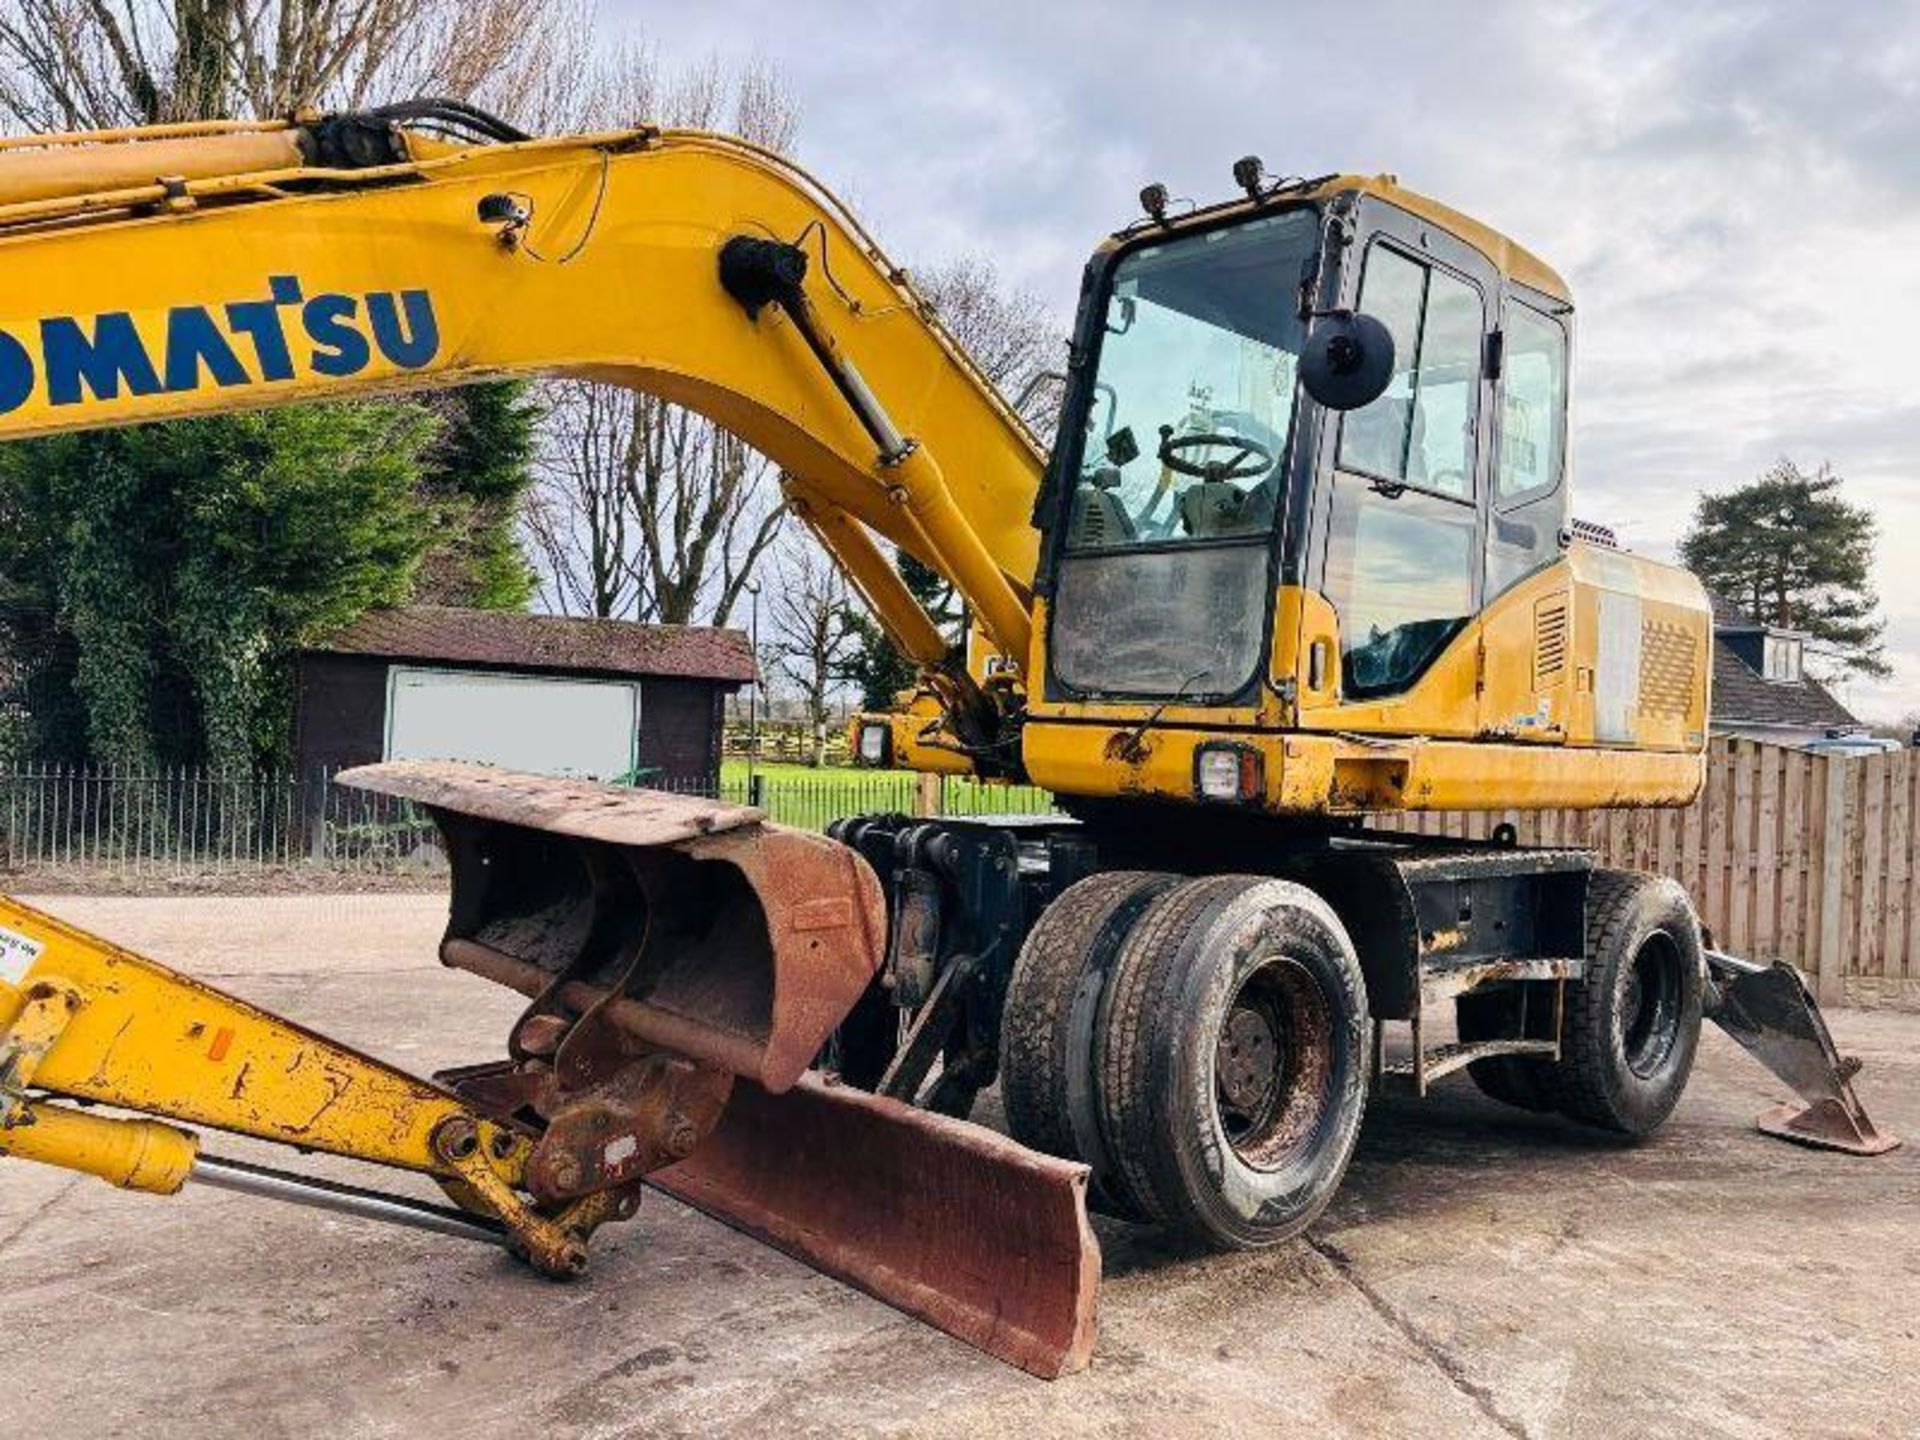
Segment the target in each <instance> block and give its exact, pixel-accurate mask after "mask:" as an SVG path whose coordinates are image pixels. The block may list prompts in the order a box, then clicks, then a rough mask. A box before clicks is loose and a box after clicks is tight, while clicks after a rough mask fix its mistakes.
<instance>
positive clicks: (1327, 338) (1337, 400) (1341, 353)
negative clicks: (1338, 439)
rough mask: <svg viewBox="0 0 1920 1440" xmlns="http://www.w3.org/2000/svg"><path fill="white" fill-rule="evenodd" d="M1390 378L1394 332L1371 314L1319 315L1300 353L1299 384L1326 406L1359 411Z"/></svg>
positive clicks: (1354, 311) (1369, 402) (1375, 395)
mask: <svg viewBox="0 0 1920 1440" xmlns="http://www.w3.org/2000/svg"><path fill="white" fill-rule="evenodd" d="M1392 379H1393V332H1392V331H1391V330H1389V329H1387V327H1386V326H1385V325H1383V324H1381V323H1380V322H1379V321H1378V320H1376V319H1374V318H1373V316H1371V315H1363V314H1361V313H1360V312H1359V311H1357V310H1334V311H1330V312H1328V313H1326V314H1324V315H1321V316H1320V317H1319V318H1318V319H1317V320H1316V321H1315V323H1314V327H1313V329H1312V331H1311V332H1309V334H1308V335H1307V344H1306V348H1305V349H1304V350H1302V351H1301V352H1300V383H1301V384H1302V385H1304V386H1305V387H1306V390H1307V394H1309V395H1311V396H1312V397H1313V398H1314V399H1315V400H1317V401H1319V402H1320V403H1321V404H1322V405H1324V406H1326V407H1327V408H1328V409H1329V410H1358V409H1359V408H1360V407H1361V406H1362V405H1370V404H1372V403H1373V402H1374V401H1375V400H1377V399H1379V398H1380V396H1381V394H1382V393H1383V392H1385V390H1386V388H1387V382H1388V381H1390V380H1392Z"/></svg>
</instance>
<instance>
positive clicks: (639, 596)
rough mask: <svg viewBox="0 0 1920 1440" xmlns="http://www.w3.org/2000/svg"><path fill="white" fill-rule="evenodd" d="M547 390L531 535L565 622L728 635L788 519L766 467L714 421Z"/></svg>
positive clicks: (579, 386)
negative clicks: (699, 626)
mask: <svg viewBox="0 0 1920 1440" xmlns="http://www.w3.org/2000/svg"><path fill="white" fill-rule="evenodd" d="M547 388H548V409H547V421H546V427H545V429H546V437H545V446H544V453H543V456H542V459H541V463H540V471H541V473H540V482H539V484H538V486H537V487H536V489H535V492H534V496H533V499H532V502H531V504H530V506H529V508H528V512H527V517H526V521H527V531H528V533H529V535H530V536H531V537H532V540H533V544H534V548H535V550H536V551H537V552H538V553H539V555H540V556H541V558H542V559H543V561H544V562H545V568H546V573H547V598H548V600H549V603H550V604H551V605H552V606H553V607H554V608H555V609H557V610H559V611H561V612H562V613H564V614H570V615H595V616H602V617H607V616H617V617H622V618H629V619H636V620H652V621H658V622H660V623H662V624H669V625H688V624H693V623H695V622H696V621H700V620H705V621H706V622H708V623H711V624H715V625H724V624H726V623H727V621H728V619H729V618H730V617H731V616H732V614H733V610H734V607H735V606H736V605H737V604H738V603H739V599H740V596H741V594H742V592H743V591H744V589H745V587H746V584H747V582H748V580H749V579H750V578H751V577H752V574H753V569H754V566H755V564H756V563H757V562H758V561H759V559H760V557H761V556H762V555H763V554H765V553H766V550H767V547H768V546H769V545H771V544H772V543H773V538H774V536H775V535H776V534H777V533H778V531H779V528H780V523H781V520H782V517H783V515H784V513H785V512H784V511H783V510H782V508H781V504H780V499H779V486H778V484H777V475H776V472H775V470H774V467H773V464H772V462H771V461H769V460H767V459H766V457H764V456H762V455H760V454H759V453H758V452H756V451H754V450H752V449H749V448H748V447H747V445H746V444H745V443H744V442H742V441H741V440H739V439H738V438H736V437H735V436H733V435H731V434H729V433H728V432H726V431H725V430H722V429H720V428H719V427H718V426H716V425H714V424H712V423H711V422H710V421H708V420H705V419H704V418H702V417H700V416H698V415H695V414H694V413H693V412H691V411H689V410H684V409H682V408H680V407H679V406H676V405H669V404H667V403H666V402H664V401H661V400H657V399H655V398H653V397H652V396H648V395H640V394H635V393H633V392H630V391H626V390H622V389H619V388H616V387H612V386H605V385H596V384H592V383H589V382H586V381H560V382H556V383H554V384H553V385H551V386H549V387H547Z"/></svg>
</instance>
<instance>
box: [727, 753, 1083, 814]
mask: <svg viewBox="0 0 1920 1440" xmlns="http://www.w3.org/2000/svg"><path fill="white" fill-rule="evenodd" d="M754 770H755V773H757V774H759V775H760V776H762V777H764V780H765V787H764V795H765V804H766V807H767V811H768V813H769V814H770V815H771V816H772V818H773V819H775V820H777V821H778V822H780V823H781V824H783V825H796V826H801V827H804V828H806V829H811V830H819V829H823V828H825V826H826V825H827V823H828V822H829V821H832V820H837V819H839V818H840V817H841V816H843V815H862V814H869V813H873V812H877V811H887V810H901V811H909V812H910V811H911V810H912V809H913V793H914V785H915V782H916V779H917V777H916V776H915V775H914V774H913V773H912V772H911V771H907V770H856V769H853V768H851V767H849V766H822V767H821V768H820V769H818V770H814V769H810V768H809V767H807V766H805V765H781V764H760V765H757V766H755V767H754ZM720 793H721V796H722V798H724V799H727V800H736V801H744V800H745V799H747V762H746V761H744V760H727V761H725V762H723V763H722V764H721V767H720ZM1051 808H1052V797H1051V796H1050V795H1048V793H1047V792H1046V791H1044V790H1041V789H1038V788H1036V787H1034V786H1032V785H986V784H982V783H981V782H980V781H978V780H966V779H960V778H958V777H955V776H948V777H947V779H946V784H945V786H944V790H943V795H942V803H941V811H942V813H943V814H948V815H993V814H1003V813H1006V814H1017V815H1033V814H1043V813H1045V812H1046V811H1048V810H1050V809H1051Z"/></svg>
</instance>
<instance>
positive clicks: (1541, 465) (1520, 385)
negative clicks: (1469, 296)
mask: <svg viewBox="0 0 1920 1440" xmlns="http://www.w3.org/2000/svg"><path fill="white" fill-rule="evenodd" d="M1506 331H1507V337H1506V353H1505V358H1504V361H1503V364H1502V367H1501V368H1502V371H1503V373H1502V376H1501V381H1500V391H1501V397H1500V468H1499V483H1498V486H1497V488H1496V492H1495V493H1496V496H1497V498H1498V499H1500V500H1502V501H1506V500H1513V499H1517V498H1519V497H1520V496H1522V495H1527V494H1531V493H1533V492H1535V491H1545V490H1551V489H1552V488H1553V487H1554V486H1556V485H1558V484H1559V483H1560V470H1561V465H1562V463H1563V461H1564V458H1565V455H1566V430H1567V332H1566V331H1564V330H1562V329H1561V328H1560V326H1559V323H1558V322H1557V321H1554V320H1550V319H1548V318H1547V317H1546V316H1545V315H1542V314H1541V313H1540V312H1539V311H1537V310H1531V309H1528V308H1527V307H1526V306H1525V305H1509V306H1508V307H1507V325H1506Z"/></svg>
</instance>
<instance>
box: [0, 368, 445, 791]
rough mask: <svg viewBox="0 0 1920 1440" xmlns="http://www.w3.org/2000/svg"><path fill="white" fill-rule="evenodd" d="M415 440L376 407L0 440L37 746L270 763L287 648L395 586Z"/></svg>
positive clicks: (388, 408) (284, 691)
mask: <svg viewBox="0 0 1920 1440" xmlns="http://www.w3.org/2000/svg"><path fill="white" fill-rule="evenodd" d="M435 433H436V422H435V419H434V417H433V415H432V413H431V412H430V411H428V410H427V409H426V408H425V407H424V406H421V405H418V404H414V403H411V402H401V403H395V402H392V401H383V402H379V403H368V404H335V405H329V406H326V407H311V406H302V407H290V408H286V409H279V410H270V411H263V412H260V413H257V414H250V415H240V416H224V417H220V418H217V419H206V420H179V421H173V422H170V423H167V424H160V425H144V426H137V427H132V428H129V429H124V430H114V431H108V432H105V433H101V434H89V435H67V436H56V437H54V438H51V439H47V440H37V441H22V442H17V443H14V444H10V445H6V446H0V517H4V519H5V521H6V523H5V524H4V525H0V575H4V576H6V577H7V580H6V582H5V586H4V590H3V592H0V607H4V608H0V626H4V627H5V629H6V631H7V633H8V635H9V637H10V643H9V644H7V645H6V646H5V647H4V648H5V649H7V650H9V651H11V652H12V654H13V655H14V656H15V657H16V663H17V664H19V665H21V666H22V667H23V668H25V669H26V670H27V671H28V672H29V673H30V676H31V678H30V681H29V683H28V685H27V687H26V688H27V695H28V697H29V701H30V706H29V714H30V715H31V718H32V722H33V725H34V728H35V731H36V736H35V738H36V740H37V741H38V745H37V747H36V748H38V749H39V750H41V751H42V752H43V753H46V754H49V755H52V756H56V757H58V758H64V759H74V760H79V759H91V760H94V761H98V762H102V763H112V764H121V765H147V764H153V763H189V762H202V761H204V762H206V763H209V764H212V765H215V766H218V767H221V768H227V769H234V768H245V767H247V766H251V765H254V764H258V763H270V762H274V761H277V760H280V759H283V758H284V756H285V753H286V745H287V741H288V728H289V721H290V719H291V675H290V667H289V666H288V665H287V664H286V661H287V659H288V657H289V656H290V654H291V652H292V651H293V650H295V649H297V648H298V647H299V646H300V645H302V644H304V643H308V642H310V641H312V640H315V639H317V638H319V637H320V636H321V635H323V634H325V633H327V632H328V631H330V630H333V629H335V628H337V627H339V626H341V625H344V624H346V623H348V622H349V621H351V620H353V619H355V618H357V617H358V616H359V615H360V614H362V613H363V612H365V611H366V610H367V609H369V608H370V607H373V606H377V605H391V604H396V603H399V602H401V601H403V600H405V599H407V598H408V597H409V595H410V594H411V592H412V588H413V584H414V578H415V575H416V572H417V571H418V568H419V566H420V562H421V559H422V557H423V556H424V555H425V554H426V553H427V551H428V549H429V548H430V546H431V544H432V541H433V530H434V526H433V523H432V522H433V514H432V512H431V510H430V509H429V507H427V506H426V505H425V504H423V503H422V500H421V498H420V493H419V492H420V486H421V483H422V481H421V477H422V474H423V471H424V468H425V456H426V454H427V451H428V448H429V446H430V445H431V443H432V441H433V439H434V436H435Z"/></svg>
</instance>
